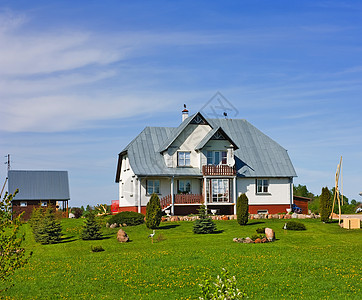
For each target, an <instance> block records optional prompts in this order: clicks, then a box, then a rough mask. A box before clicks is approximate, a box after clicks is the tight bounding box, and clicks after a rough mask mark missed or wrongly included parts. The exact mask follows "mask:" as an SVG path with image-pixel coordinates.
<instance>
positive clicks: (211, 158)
mask: <svg viewBox="0 0 362 300" xmlns="http://www.w3.org/2000/svg"><path fill="white" fill-rule="evenodd" d="M206 157H207V164H208V165H220V164H222V165H226V164H227V151H207V153H206Z"/></svg>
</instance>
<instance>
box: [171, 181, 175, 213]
mask: <svg viewBox="0 0 362 300" xmlns="http://www.w3.org/2000/svg"><path fill="white" fill-rule="evenodd" d="M173 182H174V178H173V176H172V177H171V204H172V205H171V215H172V216H173V215H174V214H175V194H174V193H173Z"/></svg>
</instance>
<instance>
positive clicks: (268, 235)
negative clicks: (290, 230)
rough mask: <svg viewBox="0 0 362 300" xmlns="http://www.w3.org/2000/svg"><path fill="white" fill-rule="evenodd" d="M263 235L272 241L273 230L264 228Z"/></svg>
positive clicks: (273, 236) (273, 237)
mask: <svg viewBox="0 0 362 300" xmlns="http://www.w3.org/2000/svg"><path fill="white" fill-rule="evenodd" d="M265 236H266V238H267V239H268V241H270V242H271V241H273V240H274V239H275V232H274V230H273V229H271V228H265Z"/></svg>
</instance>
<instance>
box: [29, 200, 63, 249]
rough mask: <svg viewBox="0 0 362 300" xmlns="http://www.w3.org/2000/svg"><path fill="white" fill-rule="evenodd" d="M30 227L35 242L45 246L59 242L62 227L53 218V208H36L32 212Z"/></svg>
mask: <svg viewBox="0 0 362 300" xmlns="http://www.w3.org/2000/svg"><path fill="white" fill-rule="evenodd" d="M30 225H31V227H32V231H33V234H34V239H35V241H36V242H38V243H41V244H43V245H45V244H55V243H58V242H60V241H61V236H62V227H61V225H60V222H59V221H58V220H56V218H55V212H54V208H53V207H52V206H50V205H49V206H48V207H47V208H46V209H45V210H44V209H43V208H42V207H38V208H36V209H34V210H33V213H32V215H31V219H30Z"/></svg>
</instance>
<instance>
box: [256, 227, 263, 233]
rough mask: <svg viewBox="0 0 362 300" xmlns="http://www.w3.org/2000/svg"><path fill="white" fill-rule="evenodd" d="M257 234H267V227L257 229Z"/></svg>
mask: <svg viewBox="0 0 362 300" xmlns="http://www.w3.org/2000/svg"><path fill="white" fill-rule="evenodd" d="M256 232H257V233H261V234H264V233H265V227H262V228H257V229H256Z"/></svg>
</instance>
